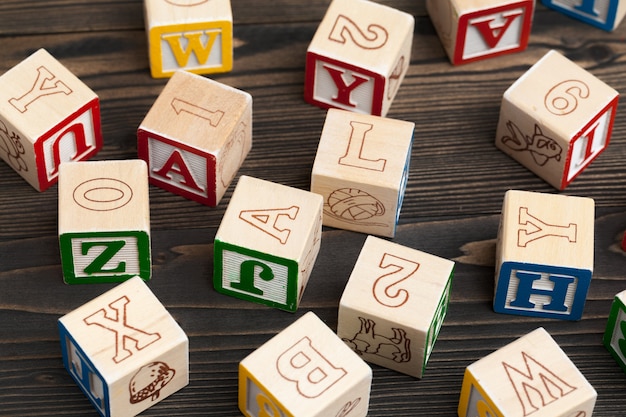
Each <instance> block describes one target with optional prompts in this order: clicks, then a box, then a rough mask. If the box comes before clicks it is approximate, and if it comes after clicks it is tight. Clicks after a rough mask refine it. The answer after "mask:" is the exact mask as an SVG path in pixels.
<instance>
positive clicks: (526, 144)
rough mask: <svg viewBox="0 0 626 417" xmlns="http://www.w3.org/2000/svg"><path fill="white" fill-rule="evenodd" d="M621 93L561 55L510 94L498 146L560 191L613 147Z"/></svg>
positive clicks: (540, 64)
mask: <svg viewBox="0 0 626 417" xmlns="http://www.w3.org/2000/svg"><path fill="white" fill-rule="evenodd" d="M618 98H619V94H618V93H617V91H615V90H614V89H613V88H611V87H609V86H608V85H607V84H605V83H604V82H602V81H601V80H599V79H598V78H596V77H595V76H593V75H592V74H591V73H589V72H588V71H586V70H585V69H584V68H582V67H580V66H579V65H578V64H576V63H575V62H572V61H570V60H569V59H567V58H566V57H564V56H563V55H561V54H560V53H559V52H557V51H549V52H548V53H546V54H545V55H544V56H543V58H541V59H540V60H539V61H537V63H535V64H534V65H533V66H532V67H531V68H530V69H529V70H528V71H527V72H526V73H525V74H524V75H522V76H521V77H520V78H519V79H518V80H517V81H516V82H514V83H513V84H512V85H511V86H510V87H509V88H508V89H507V90H506V92H505V93H504V96H503V98H502V105H501V108H500V120H499V122H498V128H497V132H496V142H495V143H496V146H497V147H498V148H499V149H500V150H502V151H503V152H504V153H506V154H507V155H509V156H510V157H511V158H513V159H515V160H516V161H518V162H519V163H520V164H522V165H524V166H525V167H526V168H528V169H529V170H531V171H532V172H534V173H535V174H536V175H538V176H539V177H541V178H543V179H544V180H545V181H546V182H547V183H549V184H550V185H552V186H553V187H554V188H557V189H559V190H563V189H565V187H567V186H568V185H569V184H570V183H571V182H572V181H573V180H574V178H576V176H577V175H579V174H580V173H581V172H582V171H583V170H584V169H585V168H586V167H587V166H588V165H589V164H590V163H591V162H592V161H593V160H594V159H595V158H597V157H598V155H600V153H601V152H602V151H603V150H604V149H606V147H607V146H608V145H609V140H610V137H611V132H612V130H613V121H614V120H615V112H616V110H617V101H618Z"/></svg>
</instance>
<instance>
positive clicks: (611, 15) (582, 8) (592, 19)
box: [542, 0, 626, 31]
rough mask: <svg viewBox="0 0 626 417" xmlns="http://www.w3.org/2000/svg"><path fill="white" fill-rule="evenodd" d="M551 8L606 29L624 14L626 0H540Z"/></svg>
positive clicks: (613, 26) (616, 24) (617, 21)
mask: <svg viewBox="0 0 626 417" xmlns="http://www.w3.org/2000/svg"><path fill="white" fill-rule="evenodd" d="M542 3H543V4H544V5H545V6H546V7H549V8H551V9H554V10H557V11H559V12H561V13H563V14H565V15H568V16H570V17H573V18H575V19H578V20H580V21H582V22H585V23H588V24H590V25H593V26H596V27H598V28H600V29H604V30H607V31H612V30H614V29H615V28H616V27H617V26H618V25H619V23H620V22H621V20H622V19H623V18H624V15H625V14H626V0H574V1H572V0H542Z"/></svg>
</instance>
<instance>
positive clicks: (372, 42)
mask: <svg viewBox="0 0 626 417" xmlns="http://www.w3.org/2000/svg"><path fill="white" fill-rule="evenodd" d="M414 26H415V19H414V18H413V16H411V15H410V14H408V13H404V12H401V11H400V10H397V9H393V8H391V7H389V6H384V5H381V4H377V3H374V2H370V1H367V0H333V1H332V2H331V4H330V6H329V7H328V10H327V12H326V15H325V16H324V18H323V19H322V21H321V23H320V25H319V27H318V29H317V31H316V32H315V35H314V36H313V40H312V41H311V43H310V45H309V47H308V49H307V54H306V70H305V81H304V99H305V100H306V101H307V102H309V103H311V104H313V105H316V106H320V107H322V108H329V107H336V108H341V109H345V110H350V111H354V112H358V113H366V114H373V115H378V116H385V115H386V114H387V112H388V111H389V107H390V106H391V103H392V102H393V99H394V97H395V96H396V93H397V92H398V88H399V87H400V84H401V83H402V80H403V79H404V76H405V75H406V72H407V71H408V69H409V63H410V61H411V44H412V42H413V27H414Z"/></svg>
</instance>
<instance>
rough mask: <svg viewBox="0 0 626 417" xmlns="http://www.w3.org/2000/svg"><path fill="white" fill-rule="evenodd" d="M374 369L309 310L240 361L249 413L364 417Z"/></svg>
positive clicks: (242, 396) (252, 416)
mask: <svg viewBox="0 0 626 417" xmlns="http://www.w3.org/2000/svg"><path fill="white" fill-rule="evenodd" d="M371 384H372V370H371V368H370V367H369V366H368V365H367V364H366V363H365V362H363V360H362V359H361V358H359V357H358V356H357V355H356V354H355V353H354V352H352V351H351V350H350V349H349V348H348V347H347V346H346V345H345V344H344V343H343V342H342V341H341V340H340V339H339V338H338V337H337V335H336V334H335V333H333V331H332V330H331V329H330V328H329V327H328V326H327V325H326V324H324V322H322V321H321V320H320V319H319V318H318V317H317V316H316V315H315V314H314V313H312V312H308V313H306V314H305V315H304V316H302V317H301V318H300V319H298V320H297V321H296V322H294V323H293V324H291V325H290V326H289V327H287V328H285V329H284V330H283V331H281V332H280V333H279V334H278V335H276V336H274V337H273V338H272V339H270V340H269V341H268V342H266V343H265V344H263V345H262V346H261V347H259V348H258V349H256V350H255V351H254V352H252V353H251V354H250V355H248V356H247V357H246V358H244V359H243V360H242V361H241V363H240V364H239V409H240V410H241V412H242V413H243V414H244V415H245V416H246V417H263V416H273V417H294V416H298V417H348V416H349V417H364V416H366V415H367V411H368V408H369V396H370V387H371Z"/></svg>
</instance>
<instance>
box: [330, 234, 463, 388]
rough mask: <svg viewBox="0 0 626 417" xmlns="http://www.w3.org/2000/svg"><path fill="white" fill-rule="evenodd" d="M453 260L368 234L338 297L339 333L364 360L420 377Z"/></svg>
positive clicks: (442, 308)
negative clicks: (344, 286)
mask: <svg viewBox="0 0 626 417" xmlns="http://www.w3.org/2000/svg"><path fill="white" fill-rule="evenodd" d="M453 273H454V262H452V261H450V260H447V259H443V258H440V257H437V256H434V255H430V254H427V253H424V252H421V251H418V250H415V249H411V248H408V247H405V246H402V245H399V244H397V243H392V242H389V241H387V240H383V239H380V238H377V237H373V236H368V238H367V240H366V241H365V244H364V245H363V248H362V250H361V253H360V255H359V258H358V259H357V261H356V264H355V265H354V269H353V270H352V274H351V275H350V279H349V280H348V284H347V285H346V288H345V290H344V292H343V295H342V296H341V300H340V302H339V318H338V325H337V335H338V336H339V337H341V338H342V339H343V341H344V342H346V343H347V345H348V346H350V347H351V348H352V350H354V351H355V352H357V353H358V354H359V355H361V357H362V358H363V359H364V360H366V361H368V362H372V363H375V364H378V365H380V366H384V367H386V368H390V369H394V370H396V371H399V372H402V373H405V374H408V375H411V376H414V377H418V378H421V377H422V375H423V373H424V370H425V369H426V364H427V362H428V358H429V357H430V354H431V352H432V350H433V347H434V344H435V341H436V339H437V335H438V334H439V330H440V329H441V325H442V324H443V320H444V318H445V316H446V312H447V310H448V301H449V299H450V285H451V282H452V275H453Z"/></svg>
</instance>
